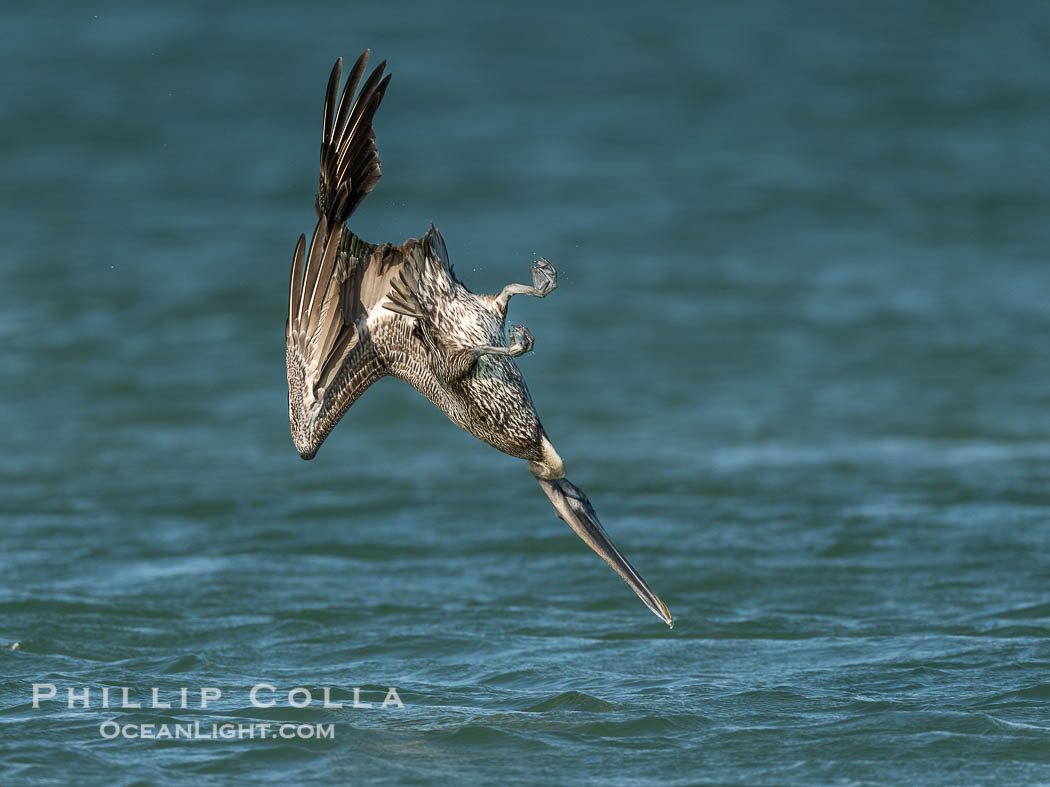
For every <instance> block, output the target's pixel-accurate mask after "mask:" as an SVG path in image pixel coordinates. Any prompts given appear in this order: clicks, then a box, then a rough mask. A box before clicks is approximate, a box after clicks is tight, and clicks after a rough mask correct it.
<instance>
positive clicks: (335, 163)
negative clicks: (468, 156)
mask: <svg viewBox="0 0 1050 787" xmlns="http://www.w3.org/2000/svg"><path fill="white" fill-rule="evenodd" d="M368 54H369V53H368V51H365V52H364V54H362V55H361V57H360V58H358V60H357V62H356V63H355V64H354V66H353V68H352V69H351V72H350V74H349V76H348V77H347V80H346V84H345V86H344V88H343V90H342V93H341V94H338V88H339V81H340V76H341V72H342V59H341V58H340V59H339V60H337V61H336V63H335V66H334V68H333V69H332V75H331V77H330V79H329V81H328V89H327V91H326V94H325V102H324V119H323V126H322V137H321V173H320V183H319V188H318V193H317V198H316V201H315V204H314V208H315V212H316V214H317V225H316V227H315V228H314V232H313V237H312V238H311V240H310V243H309V249H308V250H307V244H306V236H305V235H303V236H300V238H299V243H298V244H297V245H296V248H295V253H294V255H293V258H292V272H291V282H290V284H289V288H288V292H289V295H288V321H287V324H286V329H285V338H286V344H287V353H286V362H287V370H288V418H289V421H290V424H291V431H292V439H293V441H294V442H295V447H296V449H297V450H298V452H299V455H300V456H301V457H302V458H303V459H312V458H313V457H314V456H315V455H316V454H317V450H318V449H319V448H320V446H321V443H323V442H324V440H325V438H326V437H327V436H328V434H329V433H330V432H331V431H332V429H333V428H334V427H335V425H336V423H338V421H339V419H340V418H342V417H343V415H344V413H346V411H347V410H348V409H349V408H350V406H351V405H352V404H353V403H354V402H355V401H356V400H357V398H358V397H359V396H360V395H361V394H362V393H364V391H365V390H366V389H367V388H368V387H369V386H370V385H371V384H372V383H374V382H375V381H376V380H379V379H380V378H382V377H384V376H387V375H390V376H393V377H397V378H398V379H400V380H404V381H405V382H406V383H408V384H409V385H411V386H412V387H413V388H415V389H416V390H417V391H419V392H420V393H421V394H423V395H424V396H425V397H427V399H429V400H430V401H431V402H433V403H434V404H435V405H437V406H438V407H439V408H440V409H441V410H442V411H443V412H444V413H445V414H446V415H447V416H448V417H449V418H450V419H451V420H452V421H453V423H455V424H456V425H457V426H459V427H460V428H462V429H464V430H465V431H467V432H469V433H470V434H472V435H474V436H475V437H477V438H478V439H479V440H482V441H484V442H486V443H488V444H489V445H491V446H492V447H493V448H496V449H498V450H500V451H503V452H504V453H507V454H510V455H511V456H515V457H518V458H520V459H524V460H526V461H527V462H528V467H529V470H530V471H531V472H532V474H533V475H534V476H535V477H536V479H537V480H538V481H539V483H540V486H541V487H542V488H543V490H544V492H545V493H546V494H547V497H548V498H550V501H551V503H552V504H553V506H554V509H555V511H556V512H557V514H558V516H559V517H560V518H561V519H563V520H564V521H565V522H566V523H567V524H568V525H569V526H570V527H571V528H572V529H573V530H574V531H575V532H576V533H577V534H578V535H579V536H580V538H582V539H583V540H584V541H585V542H586V543H587V545H588V546H590V547H591V548H592V549H593V550H594V551H595V552H596V553H598V555H600V556H601V557H602V559H604V560H605V561H606V562H607V563H608V564H609V565H610V566H611V567H612V568H613V569H614V570H615V571H616V572H617V573H618V574H619V575H620V576H621V577H623V579H624V580H625V581H626V582H627V584H628V585H630V586H631V588H632V589H633V590H634V592H635V593H637V594H638V596H639V597H640V598H641V599H642V601H643V602H644V603H645V604H646V606H647V607H649V609H650V610H652V611H653V613H655V614H656V615H657V616H659V617H660V618H661V619H662V620H663V621H664V622H665V623H667V624H668V625H673V621H672V619H671V614H670V612H668V610H667V607H666V606H665V605H664V603H663V602H662V601H660V599H659V598H658V597H657V595H656V594H655V593H654V592H653V591H652V589H651V588H650V587H649V586H648V584H646V582H645V580H643V579H642V578H641V576H640V575H639V574H638V572H637V571H635V570H634V568H633V567H632V566H631V564H630V563H628V562H627V559H626V558H624V557H623V555H622V554H621V553H620V551H619V550H618V549H617V548H616V546H615V545H614V544H613V542H612V540H611V539H610V538H609V536H608V534H607V533H606V532H605V530H604V529H603V528H602V526H601V524H600V522H599V521H598V518H597V516H596V515H595V512H594V508H593V507H592V506H591V503H590V501H589V500H588V499H587V496H586V495H585V494H584V493H583V492H581V491H580V490H579V489H578V488H577V487H576V486H574V485H573V484H572V483H571V482H570V481H569V480H568V479H567V478H565V467H564V464H563V463H562V460H561V457H559V456H558V453H557V451H555V450H554V446H553V445H552V444H551V441H550V439H549V438H548V437H547V433H546V432H545V431H544V429H543V425H542V424H541V423H540V419H539V416H538V415H537V414H536V407H535V405H533V402H532V397H531V396H530V395H529V389H528V387H527V386H526V385H525V380H524V378H523V377H522V375H521V371H520V370H519V369H518V366H517V364H516V363H515V362H514V359H515V358H517V357H519V356H521V355H523V354H524V353H527V352H529V351H530V350H532V347H533V338H532V336H531V334H530V333H529V331H528V330H527V329H526V328H525V327H523V326H520V325H516V326H514V327H513V328H512V329H511V331H510V341H509V342H508V340H507V329H506V318H507V306H508V303H509V301H510V299H511V297H512V296H514V295H519V294H522V295H531V296H534V297H538V298H543V297H546V296H547V295H548V294H550V293H551V292H552V291H553V290H554V289H555V287H556V286H557V273H556V271H555V269H554V267H553V266H552V265H551V264H550V263H549V262H548V261H547V260H545V259H540V260H538V261H536V262H535V263H533V265H532V284H531V285H525V284H509V285H507V286H506V287H504V288H503V290H502V291H500V292H499V293H498V294H496V295H475V294H474V293H472V292H470V291H469V290H468V289H467V288H466V287H465V286H464V285H463V284H462V282H460V281H459V279H457V278H456V275H455V273H454V272H453V268H452V264H451V262H450V260H449V255H448V250H447V248H446V246H445V241H444V240H443V239H442V237H441V233H440V232H438V230H437V229H436V228H435V227H433V226H431V227H430V229H429V231H428V232H427V233H426V234H425V235H424V236H423V237H422V238H418V239H417V238H410V239H409V240H407V241H405V242H404V243H402V244H401V245H398V246H395V245H392V244H390V243H385V244H382V245H374V244H371V243H366V242H365V241H363V240H361V239H360V238H358V237H357V236H356V235H354V234H353V233H352V232H351V231H350V230H349V228H348V227H347V226H346V221H347V219H348V218H349V217H350V215H351V214H352V213H353V211H354V209H355V208H356V207H357V206H358V205H359V204H360V203H361V200H363V199H364V198H365V196H367V195H368V193H369V192H370V191H371V190H372V189H373V187H374V186H375V184H376V182H377V181H378V180H379V176H380V168H379V155H378V152H377V150H376V146H375V134H374V132H373V130H372V119H373V117H374V116H375V113H376V110H377V109H378V107H379V104H380V102H381V101H382V99H383V95H384V94H385V92H386V88H387V85H388V84H389V81H390V77H389V76H386V77H384V76H383V71H384V68H385V65H386V64H385V63H382V64H380V65H379V66H378V67H377V68H376V69H375V70H374V71H373V72H372V74H371V75H370V76H369V77H368V79H367V80H365V83H364V85H363V86H362V87H361V90H360V92H358V93H357V97H356V99H355V98H354V94H355V92H356V91H357V86H358V84H359V83H360V80H361V77H362V76H363V75H364V72H365V68H366V66H367V63H368ZM337 94H338V95H337Z"/></svg>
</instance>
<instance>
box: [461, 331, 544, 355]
mask: <svg viewBox="0 0 1050 787" xmlns="http://www.w3.org/2000/svg"><path fill="white" fill-rule="evenodd" d="M510 340H511V341H510V345H509V346H507V347H494V346H492V345H488V344H483V345H479V346H477V347H474V348H472V349H471V352H472V353H473V355H474V357H475V358H480V357H481V356H482V355H509V356H510V357H511V358H517V357H518V356H519V355H524V354H525V353H527V352H531V351H532V345H533V343H534V340H533V338H532V334H531V333H529V329H528V328H526V327H525V326H524V325H515V326H514V327H513V328H511V329H510Z"/></svg>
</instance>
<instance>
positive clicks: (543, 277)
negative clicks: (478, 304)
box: [496, 257, 558, 310]
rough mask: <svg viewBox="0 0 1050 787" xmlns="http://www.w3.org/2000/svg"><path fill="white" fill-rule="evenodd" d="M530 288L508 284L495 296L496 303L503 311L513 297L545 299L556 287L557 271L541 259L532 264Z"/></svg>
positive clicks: (525, 285) (524, 285)
mask: <svg viewBox="0 0 1050 787" xmlns="http://www.w3.org/2000/svg"><path fill="white" fill-rule="evenodd" d="M530 269H531V270H532V286H531V287H530V286H529V285H528V284H508V285H507V286H506V287H504V288H503V289H502V290H501V291H500V294H499V295H497V296H496V302H497V303H499V305H500V306H501V307H503V309H504V310H505V309H506V308H507V301H509V300H510V299H511V297H512V296H514V295H531V296H532V297H534V298H546V297H547V296H548V295H550V294H551V293H552V292H554V290H555V289H557V287H558V271H556V270H555V269H554V266H553V265H551V264H550V262H549V261H548V260H546V259H544V258H543V257H540V258H539V259H538V260H536V262H534V263H532V266H531V268H530Z"/></svg>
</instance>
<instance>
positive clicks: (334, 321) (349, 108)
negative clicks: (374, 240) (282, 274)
mask: <svg viewBox="0 0 1050 787" xmlns="http://www.w3.org/2000/svg"><path fill="white" fill-rule="evenodd" d="M367 62H368V52H367V51H366V52H365V53H364V54H362V55H361V57H360V58H358V60H357V62H356V63H355V64H354V67H353V69H352V70H351V72H350V76H349V77H348V79H347V81H346V85H345V87H344V89H343V92H342V94H341V95H340V96H339V97H338V99H337V95H336V94H337V89H338V87H339V79H340V73H341V70H342V59H341V58H340V59H339V60H337V61H336V63H335V66H334V67H333V69H332V75H331V78H330V79H329V81H328V90H327V91H326V93H325V103H324V122H323V126H322V136H321V170H320V181H319V187H318V193H317V201H316V203H315V209H316V212H317V216H318V219H317V226H316V227H315V229H314V233H313V237H312V239H311V240H310V245H309V250H307V245H306V237H305V235H304V236H300V238H299V243H298V244H297V245H296V248H295V253H294V255H293V257H292V272H291V281H290V282H289V285H288V321H287V323H286V329H285V340H286V364H287V371H288V417H289V422H290V424H291V430H292V438H293V439H294V441H295V446H296V448H297V449H298V451H299V453H300V455H301V456H302V457H303V458H305V459H309V458H312V457H313V456H314V454H315V453H317V449H318V448H319V447H320V445H321V443H322V442H323V441H324V439H325V437H327V435H328V433H329V432H330V431H331V430H332V428H333V427H334V426H335V424H336V422H338V420H339V419H340V418H341V417H342V415H343V413H345V412H346V410H347V409H348V408H349V407H350V405H351V404H353V402H354V400H356V399H357V397H358V396H360V395H361V393H363V392H364V390H365V389H366V388H368V386H369V385H371V384H372V383H373V382H375V381H376V380H378V379H379V378H380V377H382V376H383V375H384V374H386V370H385V369H384V366H383V363H382V361H381V359H380V355H379V353H377V352H376V348H375V346H374V344H373V343H372V340H371V329H372V328H373V327H374V323H373V324H370V322H369V316H370V312H371V311H374V306H375V303H376V302H377V301H378V300H379V298H380V297H381V295H382V293H383V291H384V289H387V288H389V278H390V275H391V269H392V268H395V267H396V263H397V261H398V255H397V254H396V253H394V252H396V250H395V249H392V248H391V247H390V246H389V245H388V246H384V247H376V246H373V245H371V244H369V243H365V242H364V241H362V240H360V239H359V238H358V237H357V236H355V235H354V234H353V233H351V232H350V231H349V230H348V229H347V228H346V227H345V226H344V222H345V221H346V219H347V218H348V217H349V216H350V214H351V213H352V212H353V211H354V209H355V208H356V207H357V206H358V205H359V204H360V203H361V200H363V199H364V198H365V196H367V195H368V193H369V192H370V191H371V190H372V188H373V187H374V186H375V184H376V181H378V180H379V176H380V169H379V155H378V152H377V151H376V146H375V134H374V132H373V131H372V118H373V117H374V115H375V112H376V109H377V108H378V107H379V103H380V102H381V101H382V98H383V94H384V92H385V90H386V86H387V83H388V82H389V80H390V77H389V76H387V77H386V78H383V76H382V74H383V67H384V65H385V64H381V65H380V66H379V67H378V68H376V69H375V71H373V72H372V75H371V76H370V77H369V78H368V80H367V81H366V82H365V84H364V86H363V87H362V88H361V92H360V93H359V94H358V95H357V98H356V99H354V98H353V96H354V91H355V90H356V88H357V84H358V82H359V81H360V79H361V75H362V74H363V73H364V70H365V66H366V64H367Z"/></svg>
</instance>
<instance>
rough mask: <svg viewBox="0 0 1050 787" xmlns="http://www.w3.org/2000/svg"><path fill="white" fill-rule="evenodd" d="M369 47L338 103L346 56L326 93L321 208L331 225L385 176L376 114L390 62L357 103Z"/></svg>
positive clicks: (344, 217) (377, 72)
mask: <svg viewBox="0 0 1050 787" xmlns="http://www.w3.org/2000/svg"><path fill="white" fill-rule="evenodd" d="M368 54H369V53H368V50H367V49H366V50H365V51H364V52H363V53H362V54H361V57H359V58H358V59H357V62H356V63H354V67H353V68H352V69H351V70H350V76H349V77H348V78H347V80H346V85H345V86H344V88H343V93H342V95H341V96H340V97H339V101H338V104H337V103H336V93H337V90H338V88H339V77H340V74H341V72H342V67H343V59H342V58H339V59H338V60H336V61H335V65H334V66H333V67H332V75H331V77H329V79H328V90H327V91H326V92H325V102H324V115H323V126H322V132H321V176H320V181H319V184H318V191H317V204H316V210H317V215H318V216H324V217H325V218H326V219H327V220H328V223H329V225H335V224H342V223H343V222H344V221H346V220H347V219H348V218H349V217H350V214H351V213H353V212H354V210H355V209H356V208H357V206H358V205H360V204H361V200H363V199H364V198H365V197H366V196H367V195H368V193H369V192H370V191H371V190H372V189H373V188H374V187H375V185H376V182H377V181H378V180H379V176H380V174H381V172H380V167H379V151H378V150H376V145H375V139H376V138H375V134H374V133H373V131H372V118H373V117H374V116H375V113H376V110H377V109H379V104H380V102H382V100H383V96H384V94H385V93H386V87H387V85H388V84H389V82H390V77H389V76H387V77H386V78H383V70H384V69H385V67H386V62H385V61H384V62H382V63H380V64H379V66H378V67H377V68H376V69H375V70H374V71H373V72H372V74H371V76H369V77H368V79H367V81H366V82H365V84H364V87H362V88H361V92H360V93H359V94H358V95H357V98H356V100H354V101H353V102H351V99H352V98H353V95H354V91H355V90H356V89H357V83H358V82H359V81H360V79H361V75H362V74H363V73H364V70H365V66H366V65H367V64H368Z"/></svg>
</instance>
